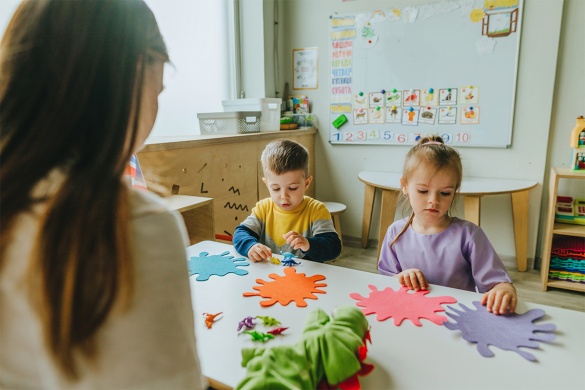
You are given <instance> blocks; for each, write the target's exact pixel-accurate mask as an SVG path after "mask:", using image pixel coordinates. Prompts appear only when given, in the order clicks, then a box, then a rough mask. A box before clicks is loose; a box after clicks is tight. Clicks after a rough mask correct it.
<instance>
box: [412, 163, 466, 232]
mask: <svg viewBox="0 0 585 390" xmlns="http://www.w3.org/2000/svg"><path fill="white" fill-rule="evenodd" d="M456 185H457V178H456V176H455V175H454V174H453V172H452V171H451V170H450V169H441V170H439V171H436V172H435V171H433V170H429V169H425V168H421V169H418V170H417V171H415V172H414V173H413V174H412V176H411V177H410V178H409V180H408V182H406V181H405V180H404V179H403V180H402V191H403V192H404V193H405V194H407V195H408V199H409V201H410V206H411V207H412V209H413V211H414V222H415V224H416V225H417V226H419V227H422V228H431V229H433V228H435V229H437V228H444V227H446V226H447V225H448V223H449V222H450V218H449V216H448V212H449V208H450V207H451V204H452V203H453V199H454V197H455V189H456ZM415 227H416V226H415Z"/></svg>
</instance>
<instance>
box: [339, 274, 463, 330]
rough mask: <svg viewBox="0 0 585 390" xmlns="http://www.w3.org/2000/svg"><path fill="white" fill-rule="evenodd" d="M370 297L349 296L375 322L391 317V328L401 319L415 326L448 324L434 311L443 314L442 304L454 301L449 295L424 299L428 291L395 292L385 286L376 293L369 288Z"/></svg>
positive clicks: (404, 290) (373, 288)
mask: <svg viewBox="0 0 585 390" xmlns="http://www.w3.org/2000/svg"><path fill="white" fill-rule="evenodd" d="M368 287H369V288H370V290H371V291H370V295H369V296H368V297H367V298H366V297H363V296H361V295H360V294H358V293H351V294H349V296H350V297H351V298H353V299H355V300H357V301H358V302H357V303H356V305H357V306H359V307H362V308H363V309H362V312H363V313H364V314H365V315H369V314H374V313H375V314H376V319H377V320H378V321H385V320H387V319H388V318H390V317H392V318H394V325H396V326H399V325H400V324H402V322H403V321H404V320H410V321H412V323H413V324H414V325H416V326H422V323H421V322H420V319H421V318H426V319H427V320H429V321H431V322H434V323H435V324H437V325H441V324H442V323H443V322H445V321H447V317H444V316H441V315H438V314H437V312H439V311H444V310H445V309H443V307H442V306H441V304H443V303H455V302H457V300H456V299H455V298H453V297H449V296H441V297H425V295H427V294H428V293H429V290H418V291H414V292H409V290H408V289H407V288H406V287H402V288H401V289H400V290H398V291H394V290H392V288H390V287H386V288H385V289H384V290H381V291H380V290H378V289H377V288H376V286H373V285H371V284H370V285H369V286H368Z"/></svg>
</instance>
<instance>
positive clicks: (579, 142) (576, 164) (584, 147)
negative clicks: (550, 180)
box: [570, 115, 585, 171]
mask: <svg viewBox="0 0 585 390" xmlns="http://www.w3.org/2000/svg"><path fill="white" fill-rule="evenodd" d="M570 144H571V148H572V151H573V156H572V158H571V169H572V170H574V171H578V170H582V169H585V118H583V115H581V116H579V117H578V118H577V124H576V125H575V128H573V130H572V131H571V142H570Z"/></svg>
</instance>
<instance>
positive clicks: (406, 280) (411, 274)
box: [396, 268, 429, 291]
mask: <svg viewBox="0 0 585 390" xmlns="http://www.w3.org/2000/svg"><path fill="white" fill-rule="evenodd" d="M396 277H397V278H398V281H399V282H400V284H401V285H402V286H404V287H408V289H409V290H414V291H418V290H428V289H429V284H428V283H427V280H426V279H425V276H424V275H423V273H422V271H421V270H420V269H416V268H411V269H407V270H404V271H402V272H401V273H399V274H398V275H396Z"/></svg>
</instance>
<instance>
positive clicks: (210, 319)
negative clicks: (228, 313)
mask: <svg viewBox="0 0 585 390" xmlns="http://www.w3.org/2000/svg"><path fill="white" fill-rule="evenodd" d="M220 314H223V312H219V313H215V314H211V313H203V315H204V316H205V325H206V326H207V329H211V327H212V326H213V323H214V322H215V321H218V320H220V319H221V317H220V318H217V317H218V316H219V315H220Z"/></svg>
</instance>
